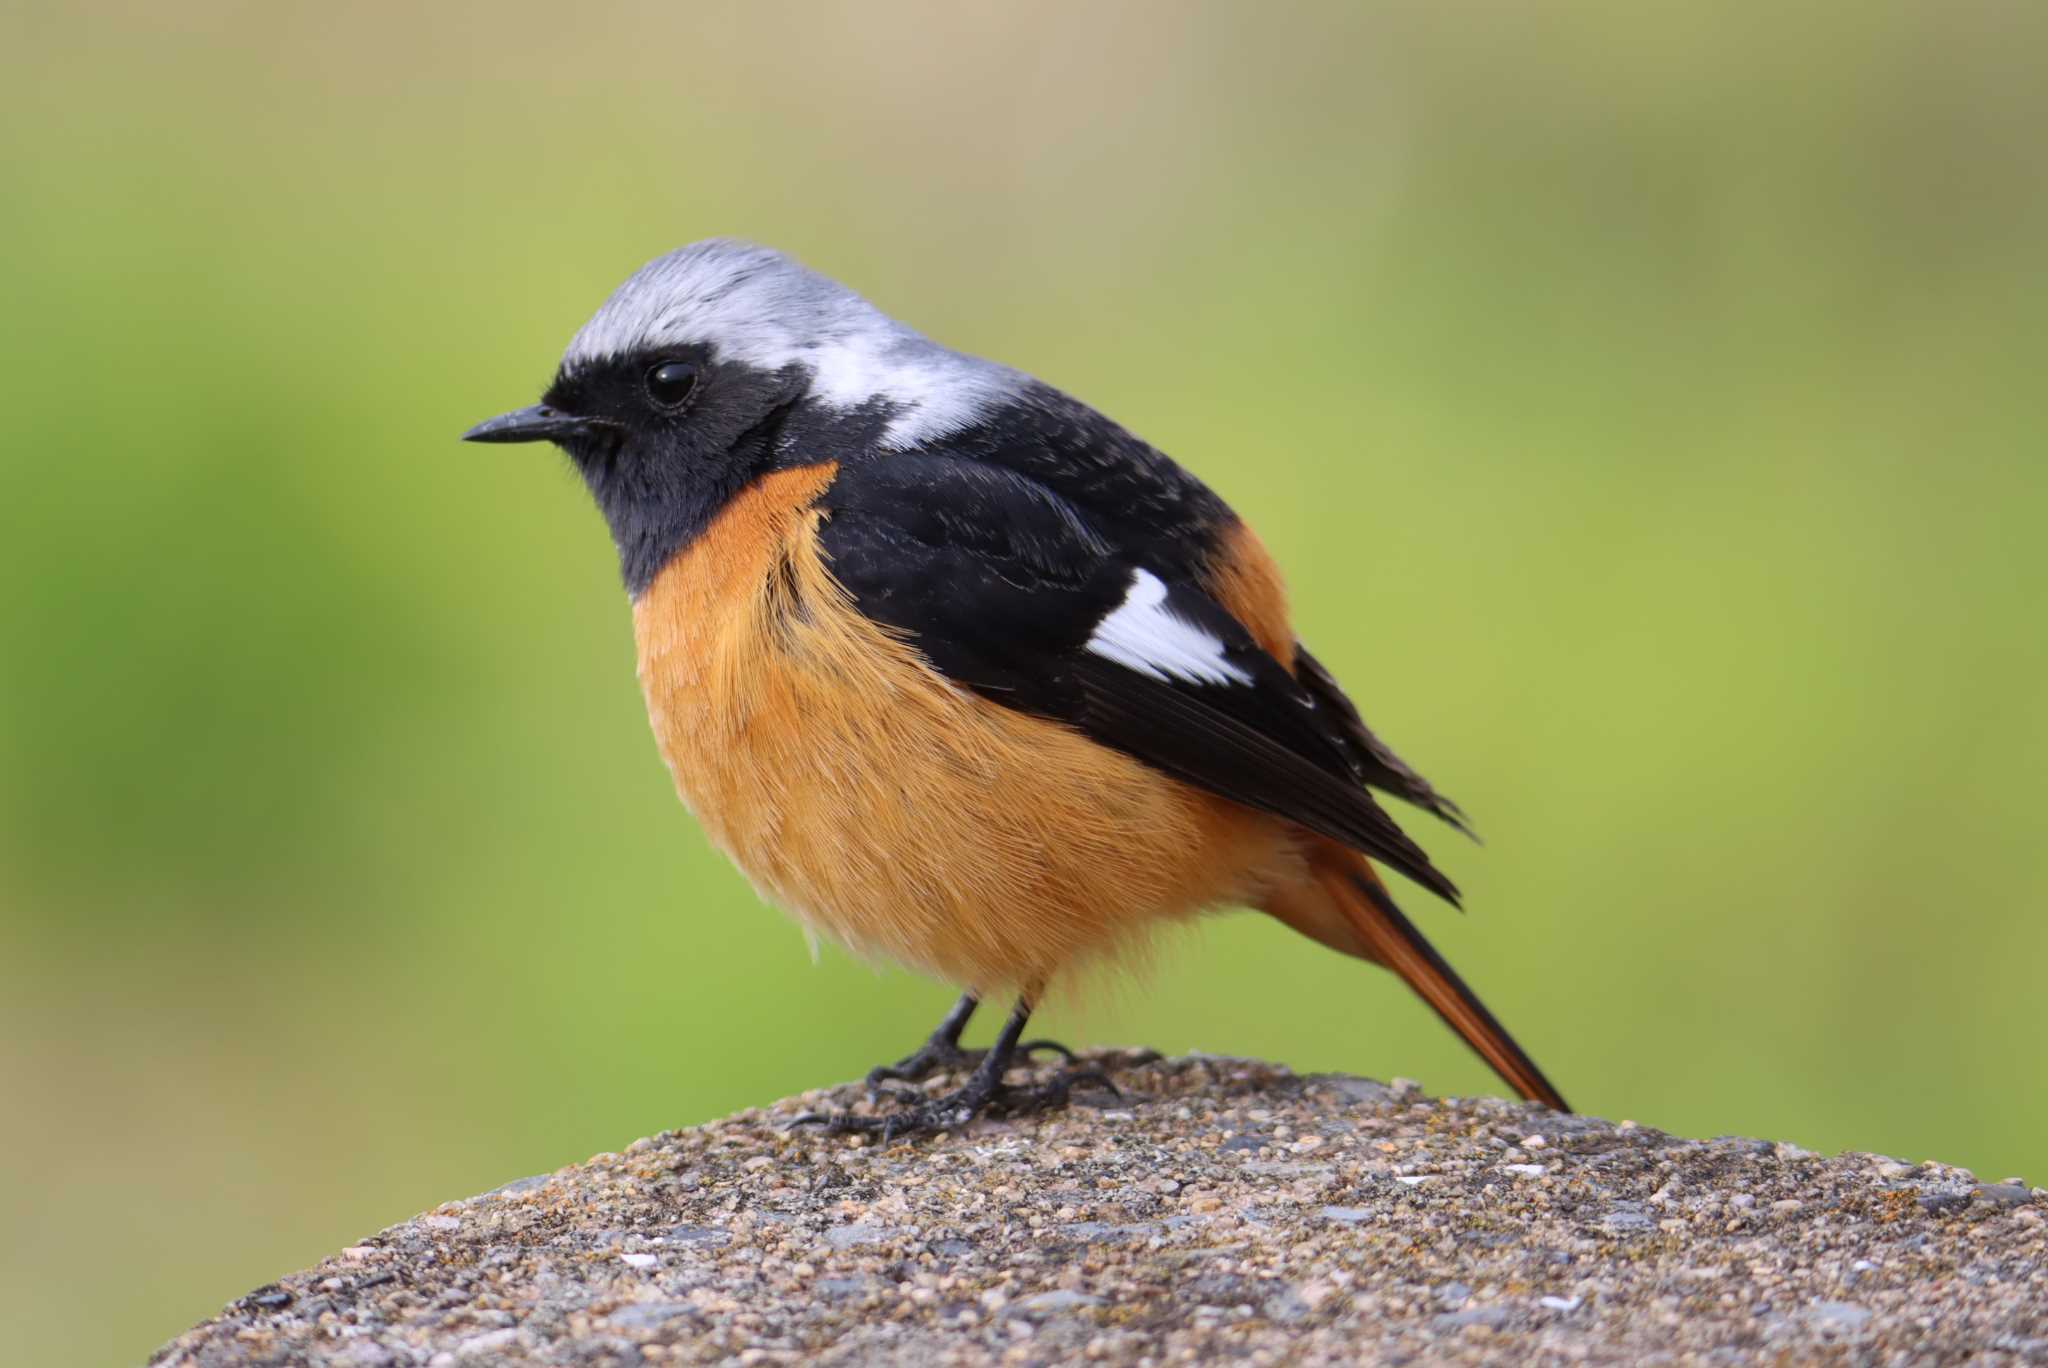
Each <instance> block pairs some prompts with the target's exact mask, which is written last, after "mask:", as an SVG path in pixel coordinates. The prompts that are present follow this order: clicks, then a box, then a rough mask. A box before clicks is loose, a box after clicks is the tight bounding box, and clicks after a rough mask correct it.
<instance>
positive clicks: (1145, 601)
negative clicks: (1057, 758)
mask: <svg viewBox="0 0 2048 1368" xmlns="http://www.w3.org/2000/svg"><path fill="white" fill-rule="evenodd" d="M1127 440H1135V439H1127ZM1155 455H1156V453H1155ZM1158 459H1160V460H1163V459H1164V458H1158ZM1170 471H1171V475H1172V476H1174V477H1177V478H1179V479H1181V480H1185V481H1186V482H1187V484H1188V485H1189V486H1192V487H1193V489H1194V490H1196V491H1199V493H1200V495H1201V496H1202V498H1201V499H1192V498H1190V499H1189V500H1187V501H1186V502H1187V505H1188V507H1189V508H1192V509H1194V510H1196V513H1197V514H1198V516H1191V517H1189V518H1188V520H1187V521H1186V522H1185V523H1184V524H1183V527H1182V535H1181V536H1179V537H1175V536H1172V535H1170V534H1171V531H1172V529H1171V528H1167V527H1161V526H1159V525H1158V523H1157V521H1156V512H1157V509H1158V507H1159V506H1160V503H1161V501H1160V500H1158V499H1152V500H1148V501H1145V502H1144V503H1142V504H1141V505H1140V506H1139V507H1140V511H1141V512H1143V513H1145V514H1146V515H1147V516H1148V517H1154V518H1155V521H1153V522H1152V523H1150V524H1148V525H1146V526H1143V527H1129V526H1125V525H1121V524H1123V523H1125V521H1126V519H1127V517H1128V516H1129V515H1128V512H1127V510H1128V509H1129V508H1130V505H1128V504H1122V505H1119V507H1118V508H1114V509H1111V510H1110V511H1108V512H1107V513H1103V512H1100V511H1098V510H1097V509H1095V508H1094V507H1087V508H1084V507H1083V506H1081V505H1080V504H1078V503H1077V502H1076V501H1074V500H1073V499H1072V498H1070V497H1067V496H1066V495H1064V494H1062V493H1061V492H1060V491H1058V490H1056V489H1055V488H1053V487H1051V485H1050V484H1048V483H1047V482H1046V481H1045V480H1043V479H1040V478H1035V476H1036V475H1037V474H1039V472H1033V473H1032V474H1025V473H1023V472H1021V471H1020V470H1019V469H1017V468H1015V467H1014V465H1009V464H1005V465H996V464H991V463H989V462H988V461H986V460H985V459H974V458H970V457H964V456H959V455H954V454H950V453H946V452H938V451H914V452H899V453H892V454H888V455H882V456H876V457H871V458H867V459H862V460H857V461H853V462H850V463H848V464H846V465H844V466H842V468H841V470H840V472H839V475H838V477H837V478H836V480H835V481H834V483H833V485H832V487H831V489H830V490H828V491H827V493H826V494H825V496H824V499H823V504H824V507H825V509H826V511H827V515H828V516H827V519H826V522H825V525H824V527H823V529H822V531H821V533H820V537H821V540H822V543H823V549H824V552H825V554H826V556H827V557H828V558H829V564H830V568H831V570H832V572H833V573H834V575H835V576H837V578H838V579H839V581H840V582H841V583H842V584H843V585H845V587H846V589H847V590H848V592H849V593H851V594H852V596H853V598H854V601H855V602H856V604H857V605H858V606H859V607H860V609H861V611H862V612H863V613H865V614H867V615H868V616H869V617H871V618H873V619H874V620H876V621H877V622H880V623H883V624H884V625H886V626H888V627H890V628H893V629H895V630H897V631H899V632H901V633H903V634H904V636H905V637H906V638H907V639H908V640H910V641H911V642H912V644H914V645H915V646H917V647H918V648H919V649H920V650H921V651H922V652H923V654H924V655H925V657H926V658H927V659H929V660H930V661H931V663H932V665H933V667H934V668H936V669H937V670H939V671H940V672H941V673H942V674H944V675H946V676H947V677H948V678H950V679H952V680H954V681H955V682H957V683H959V684H961V685H963V686H965V687H967V688H970V689H973V690H975V691H976V692H977V693H980V694H982V695H983V696H985V697H987V698H989V699H992V700H994V701H996V702H999V703H1002V704H1004V705H1006V706H1009V707H1014V708H1018V709H1020V710H1022V711H1025V712H1029V713H1034V714H1037V715H1039V716H1043V717H1050V718H1054V719H1057V720H1059V721H1063V722H1066V723H1068V724H1069V725H1071V726H1074V727H1076V728H1078V729H1079V730H1081V731H1082V732H1084V733H1085V734H1087V735H1088V736H1090V737H1092V738H1094V739H1095V740H1097V741H1099V742H1101V743H1102V744H1104V745H1107V746H1112V747H1114V748H1116V749H1118V750H1121V751H1123V752H1125V753H1127V754H1130V755H1133V756H1136V757H1137V758H1138V759H1140V760H1143V761H1145V762H1146V763H1148V764H1150V765H1153V766H1154V767H1156V768H1158V769H1160V770H1162V771H1164V772H1165V773H1167V774H1171V775H1173V776H1175V777H1176V778H1179V779H1181V780H1183V781H1185V782H1187V783H1190V784H1193V785H1196V786H1197V787H1200V788H1204V789H1207V790H1209V791H1210V792H1213V793H1217V794H1220V795H1222V796H1223V797H1226V798H1229V799H1231V800H1233V801H1235V802H1239V803H1243V804H1244V805H1246V806H1247V807H1252V808H1256V809H1258V810H1260V811H1263V812H1269V813H1272V814H1274V815H1276V816H1280V817H1284V818H1287V819H1288V820H1290V821H1294V822H1298V823H1300V824H1301V825H1302V826H1304V827H1307V828H1308V829H1309V830H1311V831H1315V832H1318V833H1320V834H1322V835H1324V836H1328V837H1330V838H1332V839H1334V840H1337V841H1341V842H1343V843H1344V844H1346V845H1348V846H1351V847H1353V848H1355V849H1357V850H1360V851H1362V852H1364V853H1365V854H1367V855H1370V856H1372V857H1374V858H1376V859H1379V860H1381V861H1383V862H1384V863H1386V864H1387V865H1389V866H1390V867H1392V868H1394V869H1397V870H1399V871H1400V872H1401V873H1403V874H1405V875H1407V876H1408V877H1409V878H1411V879H1413V880H1415V881H1416V882H1417V883H1420V884H1422V885H1423V886H1424V887H1426V888H1429V889H1430V890H1432V891H1433V892H1436V893H1438V894H1439V895H1441V896H1442V897H1444V898H1446V899H1449V900H1450V901H1452V902H1454V903H1455V902H1456V901H1457V889H1456V888H1455V887H1454V886H1453V885H1452V884H1451V882H1450V880H1448V879H1446V878H1445V877H1444V876H1443V875H1442V874H1441V873H1439V872H1438V871H1437V870H1436V869H1435V868H1434V867H1433V866H1432V865H1431V864H1430V862H1429V857H1428V856H1427V855H1426V854H1425V853H1424V852H1423V851H1422V850H1421V848H1420V847H1418V846H1417V845H1416V844H1415V843H1414V842H1413V841H1411V840H1409V839H1408V837H1407V836H1406V835H1405V834H1403V833H1402V831H1401V830H1400V828H1399V827H1397V826H1395V824H1394V822H1393V820H1392V819H1391V818H1390V817H1388V816H1387V814H1386V813H1385V812H1384V811H1383V810H1382V809H1381V808H1380V807H1379V805H1378V804H1377V803H1375V802H1374V801H1373V799H1372V796H1371V795H1370V794H1368V793H1367V792H1366V791H1365V788H1364V787H1363V784H1362V782H1361V772H1360V767H1359V763H1358V761H1357V759H1356V758H1355V756H1354V753H1353V752H1354V751H1355V750H1356V745H1357V743H1356V742H1355V740H1354V739H1353V738H1352V737H1350V736H1349V735H1348V734H1347V731H1346V720H1345V718H1346V715H1345V713H1343V712H1341V711H1338V710H1335V709H1334V708H1333V707H1332V706H1331V705H1330V704H1329V703H1327V702H1324V701H1321V700H1319V699H1318V698H1317V697H1316V696H1315V695H1314V694H1313V693H1311V692H1310V691H1309V690H1308V689H1305V688H1304V687H1303V686H1302V684H1300V683H1297V682H1296V680H1295V679H1294V677H1293V676H1291V675H1289V674H1288V672H1287V671H1286V670H1285V669H1283V668H1282V667H1281V665H1280V664H1279V662H1277V661H1275V660H1274V659H1273V658H1272V657H1271V656H1269V655H1267V654H1266V653H1265V651H1263V650H1262V649H1261V648H1260V647H1259V646H1258V644H1257V643H1256V642H1255V641H1253V640H1252V637H1251V634H1250V633H1249V632H1248V631H1246V629H1245V628H1244V627H1243V625H1242V624H1240V623H1238V622H1237V621H1236V620H1235V619H1234V618H1232V617H1231V616H1230V614H1229V613H1227V612H1226V611H1224V609H1223V608H1221V607H1220V606H1219V605H1218V604H1217V603H1216V602H1215V601H1214V600H1213V599H1211V598H1210V597H1209V596H1208V595H1207V594H1206V593H1205V592H1203V590H1202V589H1201V588H1200V587H1199V584H1198V582H1197V579H1196V576H1195V575H1194V574H1193V573H1191V569H1190V567H1193V566H1197V565H1200V564H1201V563H1203V559H1204V557H1205V555H1206V551H1207V547H1208V546H1209V545H1211V544H1213V534H1214V526H1215V523H1216V522H1217V521H1218V520H1219V515H1218V514H1217V512H1216V510H1222V506H1221V504H1220V502H1218V501H1216V500H1215V496H1214V495H1211V494H1209V493H1208V492H1207V491H1206V489H1203V488H1202V487H1201V486H1200V485H1199V484H1198V483H1196V482H1195V481H1194V480H1193V478H1192V477H1191V476H1186V475H1185V474H1184V473H1182V472H1180V471H1179V469H1178V467H1171V468H1170ZM1147 475H1148V476H1150V477H1151V478H1154V479H1156V478H1157V474H1156V472H1147ZM1205 501H1206V502H1205ZM1228 516H1229V515H1228V511H1227V510H1222V511H1221V514H1220V517H1224V518H1227V517H1228ZM1134 546H1135V547H1136V548H1137V549H1136V550H1135V551H1134V549H1133V548H1134ZM1326 677H1327V676H1325V678H1326ZM1340 697H1341V695H1340ZM1352 716H1353V717H1355V714H1353V715H1352ZM1404 796H1405V795H1404Z"/></svg>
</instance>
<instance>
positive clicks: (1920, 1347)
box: [152, 1054, 2048, 1368]
mask: <svg viewBox="0 0 2048 1368" xmlns="http://www.w3.org/2000/svg"><path fill="white" fill-rule="evenodd" d="M1090 1062H1094V1063H1098V1064H1102V1065H1104V1066H1105V1067H1108V1068H1109V1069H1110V1070H1111V1072H1112V1074H1113V1076H1114V1077H1115V1078H1116V1080H1117V1082H1118V1084H1119V1085H1120V1086H1121V1087H1122V1089H1123V1091H1124V1096H1123V1098H1122V1099H1121V1100H1119V1099H1117V1098H1113V1097H1111V1096H1109V1095H1108V1094H1106V1093H1091V1094H1080V1095H1078V1096H1077V1099H1076V1104H1075V1105H1074V1106H1073V1107H1072V1108H1071V1109H1069V1110H1067V1111H1064V1112H1058V1113H1053V1114H1050V1115H1046V1116H1040V1117H1028V1118H1023V1119H1017V1120H999V1121H981V1122H977V1123H975V1124H974V1125H973V1126H971V1127H970V1128H968V1129H966V1130H965V1131H962V1132H959V1133H955V1134H950V1135H946V1136H941V1137H939V1138H937V1139H933V1140H923V1141H917V1142H901V1143H897V1144H894V1145H889V1146H875V1145H863V1144H861V1143H859V1142H858V1141H855V1140H852V1139H848V1138H833V1137H825V1136H821V1135H818V1134H816V1133H815V1132H807V1131H799V1132H794V1133H792V1132H789V1131H786V1130H784V1129H783V1127H782V1123H783V1122H784V1121H786V1120H787V1119H788V1118H789V1117H791V1116H793V1115H795V1114H797V1113H798V1112H800V1111H803V1110H806V1109H809V1108H815V1107H835V1106H836V1107H843V1106H848V1105H852V1104H854V1103H855V1102H856V1101H857V1100H858V1098H859V1096H860V1094H859V1091H858V1089H854V1088H841V1089H837V1090H833V1091H821V1092H813V1093H808V1094H805V1095H804V1096H803V1097H801V1098H792V1099H790V1100H788V1101H785V1102H781V1103H778V1104H776V1105H775V1106H773V1107H771V1108H768V1109H767V1110H765V1111H749V1112H743V1113H741V1114H740V1115H738V1116H734V1117H730V1118H728V1119H726V1120H723V1121H717V1122H713V1123H711V1124H710V1125H706V1126H699V1127H697V1128H695V1129H692V1130H685V1131H675V1132H670V1133H667V1134H663V1135H658V1136H655V1137H653V1138H651V1139H647V1140H640V1141H636V1142H635V1143H633V1144H631V1145H629V1146H627V1147H626V1149H625V1151H624V1152H623V1153H620V1154H600V1155H598V1156H596V1157H595V1158H593V1159H591V1160H590V1161H589V1162H587V1163H583V1164H578V1165H575V1166H573V1167H570V1168H564V1169H562V1170H560V1171H558V1172H556V1173H553V1174H548V1175H545V1176H542V1177H537V1178H528V1179H524V1180H522V1181H520V1182H516V1183H511V1184H508V1185H507V1186H505V1187H502V1188H499V1189H498V1190H496V1191H495V1192H490V1193H486V1194H484V1195H483V1196H481V1197H476V1198H472V1199H471V1200H469V1201H464V1202H452V1203H449V1204H448V1205H446V1206H443V1207H439V1208H437V1209H436V1210H434V1211H432V1212H429V1213H427V1214H425V1215H422V1216H418V1217H415V1218H414V1219H412V1220H410V1221H407V1222H405V1223H404V1224H402V1225H398V1226H394V1227H392V1228H391V1229H390V1230H387V1231H384V1232H383V1233H382V1234H380V1235H376V1236H373V1237H371V1238H369V1239H367V1240H364V1241H363V1242H362V1243H361V1244H358V1245H353V1246H351V1247H349V1248H347V1249H344V1250H342V1251H341V1252H340V1253H339V1254H337V1255H335V1256H334V1257H333V1258H331V1259H329V1260H327V1261H326V1262H325V1263H322V1264H321V1265H319V1266H318V1267H317V1268H313V1269H309V1270H307V1271H306V1272H303V1273H295V1274H293V1275H291V1276H290V1277H287V1278H283V1279H281V1280H279V1281H278V1282H277V1283H276V1284H274V1285H272V1286H267V1287H262V1288H258V1289H257V1290H256V1291H254V1292H251V1293H249V1294H248V1295H247V1296H245V1297H243V1298H241V1299H240V1300H238V1301H236V1302H234V1303H233V1304H231V1305H230V1306H228V1307H227V1308H226V1309H225V1310H223V1311H222V1312H221V1314H220V1315H219V1316H217V1317H215V1318H214V1319H212V1320H210V1321H208V1322H206V1323H205V1324H203V1325H200V1326H198V1327H197V1328H195V1329H193V1330H191V1331H189V1332H187V1333H186V1334H184V1335H182V1336H180V1337H179V1338H178V1339H177V1340H175V1341H173V1342H172V1343H170V1344H168V1345H166V1346H165V1347H164V1348H163V1349H161V1350H159V1351H158V1353H157V1355H156V1356H155V1358H154V1359H153V1360H152V1362H153V1363H154V1364H157V1365H159V1366H160V1368H172V1365H176V1368H202V1365H229V1364H234V1365H267V1364H343V1365H352V1366H353V1368H397V1366H398V1365H434V1366H436V1368H439V1366H441V1365H447V1366H448V1368H454V1366H455V1365H468V1364H587V1365H600V1364H602V1365H612V1364H638V1363H644V1362H681V1363H726V1362H730V1363H740V1364H752V1363H786V1362H798V1361H802V1362H812V1361H815V1362H819V1363H835V1364H853V1363H906V1364H923V1363H959V1364H979V1363H997V1362H1001V1363H1031V1364H1059V1363H1071V1362H1076V1361H1101V1362H1110V1363H1143V1362H1149V1363H1160V1364H1165V1363H1176V1362H1190V1361H1208V1360H1211V1359H1241V1360H1245V1361H1248V1362H1252V1363H1360V1362H1402V1361H1420V1362H1428V1363H1441V1362H1473V1363H1476V1362H1488V1363H1517V1364H1520V1363H1547V1362H1587V1363H1628V1364H1637V1363H1696V1362H1697V1363H1715V1364H1729V1363H1748V1362H1758V1361H1763V1362H1786V1363H1808V1362H1835V1361H1840V1362H1851V1363H1892V1362H1901V1363H1935V1362H1942V1363H1947V1362H1957V1361H1963V1360H1968V1361H1970V1362H1973V1363H2043V1364H2048V1192H2044V1191H2043V1190H2041V1189H2038V1188H2029V1187H2027V1186H2025V1185H2024V1184H2021V1183H2018V1182H2014V1181H2007V1182H1980V1181H1979V1180H1978V1179H1977V1178H1976V1177H1975V1176H1974V1175H1972V1174H1970V1173H1968V1172H1966V1171H1964V1170H1962V1169H1956V1168H1949V1167H1947V1166H1945V1165H1941V1164H1934V1163H1928V1164H1908V1163H1903V1162H1900V1161H1898V1160H1894V1159H1888V1158H1884V1157H1882V1156H1879V1155H1871V1154H1843V1155H1839V1156H1836V1157H1834V1158H1823V1157H1821V1156H1819V1155H1816V1154H1811V1153H1809V1152H1807V1151H1805V1150H1802V1149H1799V1148H1798V1147H1796V1146H1793V1145H1786V1144H1772V1143H1770V1142H1768V1141H1763V1140H1739V1139H1721V1140H1681V1139H1676V1138H1673V1137H1671V1136H1668V1135H1664V1134H1662V1133H1660V1132H1658V1131H1654V1130H1650V1129H1648V1128H1646V1127H1642V1126H1636V1125H1632V1124H1630V1123H1627V1122H1623V1123H1622V1124H1620V1125H1613V1124H1610V1123H1608V1122H1605V1121H1597V1120H1593V1119H1591V1118H1587V1117H1577V1116H1557V1115H1553V1114H1551V1113H1549V1112H1545V1111H1543V1110H1541V1109H1540V1108H1536V1107H1531V1106H1520V1105H1510V1104H1507V1103H1504V1102H1498V1101H1492V1100H1476V1101H1475V1100H1457V1099H1450V1100H1441V1101H1437V1100H1431V1099H1429V1098H1426V1097H1424V1096H1423V1095H1422V1094H1421V1092H1420V1091H1419V1090H1418V1089H1417V1088H1415V1087H1414V1085H1412V1084H1407V1083H1398V1082H1397V1083H1396V1084H1394V1085H1392V1086H1388V1085H1383V1084H1379V1083H1374V1082H1369V1081H1367V1080H1365V1079H1359V1078H1348V1077H1340V1076H1331V1075H1323V1076H1316V1077H1298V1076H1296V1075H1294V1074H1292V1073H1289V1072H1288V1071H1287V1070H1285V1069H1281V1068H1278V1067H1275V1066H1272V1065H1267V1064H1260V1063H1254V1062H1250V1061H1242V1060H1231V1059H1217V1058H1205V1057H1198V1058H1192V1059H1174V1060H1159V1059H1156V1058H1152V1057H1149V1056H1143V1055H1136V1054H1123V1055H1104V1056H1095V1057H1093V1058H1092V1059H1091V1061H1090ZM952 1081H957V1080H943V1079H942V1080H935V1081H934V1083H933V1084H931V1085H928V1086H931V1087H933V1088H934V1089H936V1088H938V1087H941V1086H945V1085H946V1084H947V1083H948V1082H952Z"/></svg>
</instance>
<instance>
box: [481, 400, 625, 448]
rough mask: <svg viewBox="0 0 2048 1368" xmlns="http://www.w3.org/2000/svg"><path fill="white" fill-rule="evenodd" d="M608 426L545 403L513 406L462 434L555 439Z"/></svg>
mask: <svg viewBox="0 0 2048 1368" xmlns="http://www.w3.org/2000/svg"><path fill="white" fill-rule="evenodd" d="M610 427H611V424H610V423H607V422H605V421H604V420H603V419H601V418H583V417H579V416H578V415H576V414H573V413H564V412H562V411H561V410H560V409H556V408H549V407H548V406H547V405H546V404H535V405H533V406H532V407H531V408H523V409H513V410H512V411H511V412H510V413H501V414H499V415H498V416H497V417H495V418H486V419H485V420H484V421H483V422H481V423H478V424H477V425H476V426H475V427H473V428H471V429H470V430H469V431H467V432H465V433H463V434H462V440H463V441H465V442H559V441H561V440H562V439H564V438H567V437H590V436H594V435H596V434H597V433H599V432H602V431H604V430H606V429H608V428H610Z"/></svg>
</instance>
